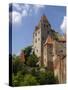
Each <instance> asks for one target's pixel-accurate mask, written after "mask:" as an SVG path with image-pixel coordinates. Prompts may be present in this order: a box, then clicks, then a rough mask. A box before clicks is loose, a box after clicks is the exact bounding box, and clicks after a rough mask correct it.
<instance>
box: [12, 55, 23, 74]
mask: <svg viewBox="0 0 68 90" xmlns="http://www.w3.org/2000/svg"><path fill="white" fill-rule="evenodd" d="M23 65H24V63H22V62H20V58H19V56H15V58H14V59H13V60H12V67H13V73H15V74H16V73H17V72H18V71H21V70H22V68H23Z"/></svg>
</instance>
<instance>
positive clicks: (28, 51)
mask: <svg viewBox="0 0 68 90" xmlns="http://www.w3.org/2000/svg"><path fill="white" fill-rule="evenodd" d="M23 51H24V53H25V55H26V57H28V56H29V55H30V54H31V51H32V46H28V47H26V48H25V49H24V50H23Z"/></svg>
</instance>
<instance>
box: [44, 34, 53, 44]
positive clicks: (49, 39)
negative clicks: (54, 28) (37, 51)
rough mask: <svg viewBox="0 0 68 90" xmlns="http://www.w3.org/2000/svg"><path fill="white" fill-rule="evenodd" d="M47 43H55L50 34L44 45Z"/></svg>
mask: <svg viewBox="0 0 68 90" xmlns="http://www.w3.org/2000/svg"><path fill="white" fill-rule="evenodd" d="M46 44H53V39H52V37H51V36H50V35H48V37H47V39H46V42H45V43H44V45H46Z"/></svg>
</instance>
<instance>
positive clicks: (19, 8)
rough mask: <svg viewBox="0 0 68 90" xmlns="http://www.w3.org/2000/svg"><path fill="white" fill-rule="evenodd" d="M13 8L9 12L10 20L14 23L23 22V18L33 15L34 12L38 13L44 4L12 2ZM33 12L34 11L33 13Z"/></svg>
mask: <svg viewBox="0 0 68 90" xmlns="http://www.w3.org/2000/svg"><path fill="white" fill-rule="evenodd" d="M12 7H13V10H12V11H11V12H10V13H9V19H10V20H9V21H10V22H11V19H12V23H13V24H18V23H21V21H22V18H23V17H26V16H31V15H32V14H33V13H35V14H37V13H38V11H39V9H40V8H43V7H44V6H43V5H29V4H17V3H15V4H12ZM32 12H33V13H32Z"/></svg>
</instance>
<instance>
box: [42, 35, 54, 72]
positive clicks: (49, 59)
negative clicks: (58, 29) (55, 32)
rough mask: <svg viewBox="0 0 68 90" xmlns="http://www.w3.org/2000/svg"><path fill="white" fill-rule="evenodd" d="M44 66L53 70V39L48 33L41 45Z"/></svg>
mask: <svg viewBox="0 0 68 90" xmlns="http://www.w3.org/2000/svg"><path fill="white" fill-rule="evenodd" d="M43 60H44V66H45V67H46V68H47V69H48V70H51V71H53V39H52V38H51V36H50V35H48V37H47V40H46V42H45V43H44V47H43Z"/></svg>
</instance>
